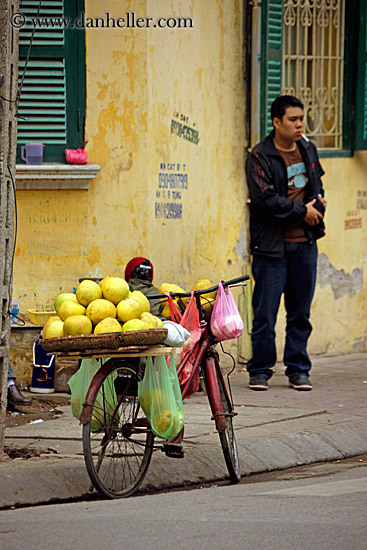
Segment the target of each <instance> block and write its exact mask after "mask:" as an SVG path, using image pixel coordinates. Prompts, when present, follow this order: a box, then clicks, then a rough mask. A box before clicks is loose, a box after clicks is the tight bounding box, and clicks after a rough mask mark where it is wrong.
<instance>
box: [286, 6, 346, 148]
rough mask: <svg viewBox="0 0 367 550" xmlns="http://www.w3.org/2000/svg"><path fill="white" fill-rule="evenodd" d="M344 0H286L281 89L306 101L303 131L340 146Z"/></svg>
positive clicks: (320, 141)
mask: <svg viewBox="0 0 367 550" xmlns="http://www.w3.org/2000/svg"><path fill="white" fill-rule="evenodd" d="M343 57H344V0H285V1H284V7H283V70H282V93H283V94H291V95H295V96H297V97H299V98H300V99H301V101H302V102H303V103H304V106H305V118H306V128H305V134H306V135H307V136H308V137H309V138H311V139H312V140H313V141H314V142H315V143H316V144H317V146H318V147H324V148H332V149H341V148H342V111H343V109H342V105H343Z"/></svg>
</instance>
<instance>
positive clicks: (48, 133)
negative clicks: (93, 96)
mask: <svg viewBox="0 0 367 550" xmlns="http://www.w3.org/2000/svg"><path fill="white" fill-rule="evenodd" d="M39 4H40V2H39V0H33V1H32V0H23V1H22V3H21V8H20V10H19V11H21V13H23V14H24V15H25V17H26V24H25V25H24V27H22V28H21V29H20V32H19V84H20V85H21V86H22V87H21V96H20V102H19V110H18V114H19V117H18V160H19V161H20V148H21V146H22V145H24V144H25V143H27V142H29V141H38V142H41V143H43V144H44V146H45V147H44V152H43V156H44V162H59V163H60V162H61V163H63V162H65V148H69V149H76V148H78V147H82V146H83V145H84V119H85V34H84V30H82V29H78V30H76V29H71V28H69V27H67V28H62V27H63V24H62V23H59V21H62V19H63V18H67V17H70V19H71V20H74V19H75V18H76V17H77V16H79V15H80V13H81V12H82V11H83V10H84V2H83V1H81V0H50V1H47V2H41V7H40V11H39V14H38V19H39V20H42V25H41V26H38V27H36V29H35V32H34V35H33V40H32V45H31V49H30V55H29V60H28V63H27V66H26V72H25V76H24V80H23V82H22V78H23V71H24V67H25V64H26V59H27V54H28V50H29V44H30V41H31V37H32V29H33V23H32V18H35V17H36V15H37V11H38V8H39ZM46 19H47V21H48V22H50V21H53V24H51V23H49V24H48V25H47V24H46Z"/></svg>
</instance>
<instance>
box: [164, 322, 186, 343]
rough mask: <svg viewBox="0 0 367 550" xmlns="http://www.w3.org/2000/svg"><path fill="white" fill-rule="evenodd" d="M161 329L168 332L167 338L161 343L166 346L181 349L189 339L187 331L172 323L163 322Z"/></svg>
mask: <svg viewBox="0 0 367 550" xmlns="http://www.w3.org/2000/svg"><path fill="white" fill-rule="evenodd" d="M163 328H166V329H167V330H168V334H167V338H166V339H165V341H164V342H163V343H164V344H166V346H172V347H175V348H181V347H182V346H183V345H184V343H185V342H186V340H187V339H188V338H189V337H190V333H189V331H188V330H186V329H185V328H184V327H183V326H181V325H179V324H178V323H174V322H173V321H163Z"/></svg>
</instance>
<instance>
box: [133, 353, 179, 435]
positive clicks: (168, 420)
mask: <svg viewBox="0 0 367 550" xmlns="http://www.w3.org/2000/svg"><path fill="white" fill-rule="evenodd" d="M169 363H170V366H167V362H166V359H165V357H164V356H158V357H154V358H153V357H147V360H146V364H145V374H144V377H143V380H142V381H141V382H139V383H138V398H139V402H140V406H141V408H142V409H143V411H144V413H145V415H146V417H147V418H148V420H149V423H150V425H151V428H152V430H153V433H154V434H155V435H156V436H157V437H161V438H162V439H171V438H173V437H176V435H177V434H179V433H180V431H181V430H182V428H183V425H184V415H183V405H182V397H181V390H180V386H179V383H178V378H177V372H176V369H175V367H174V361H173V360H172V358H171V360H170V362H169Z"/></svg>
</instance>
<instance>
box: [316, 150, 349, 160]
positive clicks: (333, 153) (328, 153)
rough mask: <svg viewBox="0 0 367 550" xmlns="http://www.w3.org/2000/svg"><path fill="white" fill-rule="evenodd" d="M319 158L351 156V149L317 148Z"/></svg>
mask: <svg viewBox="0 0 367 550" xmlns="http://www.w3.org/2000/svg"><path fill="white" fill-rule="evenodd" d="M317 152H318V154H319V157H320V159H327V158H338V157H340V158H348V157H349V158H350V157H353V151H350V150H348V149H321V148H320V149H317Z"/></svg>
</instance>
